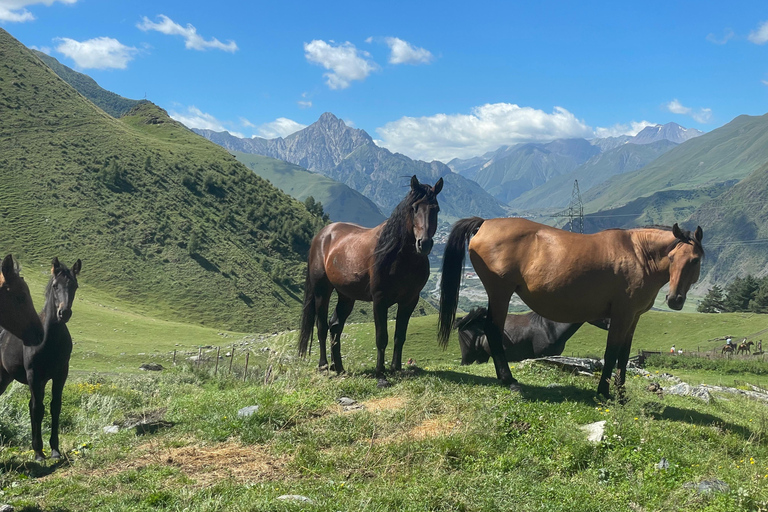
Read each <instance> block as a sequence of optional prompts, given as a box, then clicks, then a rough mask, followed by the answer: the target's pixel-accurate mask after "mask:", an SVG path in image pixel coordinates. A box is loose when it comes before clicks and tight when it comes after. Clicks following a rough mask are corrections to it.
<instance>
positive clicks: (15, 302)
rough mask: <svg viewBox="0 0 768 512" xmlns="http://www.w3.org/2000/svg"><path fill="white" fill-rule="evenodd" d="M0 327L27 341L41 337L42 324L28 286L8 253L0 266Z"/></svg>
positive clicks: (38, 341) (37, 341) (30, 341)
mask: <svg viewBox="0 0 768 512" xmlns="http://www.w3.org/2000/svg"><path fill="white" fill-rule="evenodd" d="M0 327H2V328H3V329H5V330H6V331H9V332H11V333H13V335H14V336H18V337H19V338H21V339H23V340H24V341H25V342H27V343H33V344H36V343H40V341H41V340H42V339H43V324H41V323H40V317H39V316H37V312H36V311H35V306H34V304H32V297H30V295H29V287H28V286H27V283H25V282H24V278H22V277H21V276H20V275H19V272H18V269H17V267H16V264H15V263H14V261H13V256H11V255H10V254H9V255H8V256H6V257H5V258H4V259H3V263H2V265H1V266H0Z"/></svg>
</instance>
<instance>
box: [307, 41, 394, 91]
mask: <svg viewBox="0 0 768 512" xmlns="http://www.w3.org/2000/svg"><path fill="white" fill-rule="evenodd" d="M304 56H305V57H306V59H307V61H309V62H311V63H313V64H319V65H320V66H323V67H324V68H325V69H327V70H329V72H328V73H325V74H324V75H323V76H325V78H326V82H325V83H326V84H328V87H330V88H331V89H346V88H347V87H349V86H350V84H351V82H353V81H354V80H359V81H362V80H365V79H366V78H367V77H368V75H370V74H371V73H372V72H374V71H375V70H377V69H379V66H378V65H377V64H376V63H375V62H373V61H372V60H371V59H370V54H369V53H368V52H365V51H362V50H358V49H357V48H356V47H355V45H353V44H352V43H350V42H348V41H347V42H345V43H341V44H336V43H335V42H334V41H329V42H325V41H323V40H320V39H315V40H314V41H311V42H309V43H304Z"/></svg>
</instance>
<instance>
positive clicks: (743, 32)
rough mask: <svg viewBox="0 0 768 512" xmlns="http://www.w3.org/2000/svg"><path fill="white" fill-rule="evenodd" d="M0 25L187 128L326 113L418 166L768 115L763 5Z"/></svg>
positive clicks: (512, 7)
mask: <svg viewBox="0 0 768 512" xmlns="http://www.w3.org/2000/svg"><path fill="white" fill-rule="evenodd" d="M0 27H2V28H4V29H5V30H7V31H8V32H10V33H11V35H13V36H14V37H16V38H17V39H19V40H20V41H21V42H22V43H23V44H25V45H27V46H30V47H35V48H38V49H41V50H43V51H46V52H47V53H50V54H51V55H53V56H54V57H56V58H57V59H59V60H60V61H61V62H62V63H64V64H66V65H68V66H70V67H72V68H74V69H77V70H79V71H82V72H84V73H87V74H88V75H90V76H92V77H93V78H94V79H95V80H96V81H97V82H98V83H99V84H100V85H101V86H102V87H104V88H106V89H108V90H111V91H114V92H116V93H118V94H121V95H123V96H126V97H129V98H134V99H139V98H144V97H145V95H146V97H147V99H149V100H151V101H153V102H154V103H156V104H158V105H160V106H161V107H163V108H165V109H166V110H168V111H169V113H171V115H172V116H173V117H175V118H176V119H179V120H181V121H182V122H185V124H187V125H189V126H193V127H206V128H212V129H219V130H222V129H226V130H229V131H230V132H232V133H236V134H238V135H242V136H246V137H250V136H252V135H262V136H276V135H287V134H288V133H290V132H291V131H292V130H295V129H298V128H301V127H302V126H305V125H308V124H310V123H312V122H314V121H315V120H316V119H317V118H318V117H319V116H320V114H322V113H323V112H326V111H330V112H333V113H334V114H336V115H337V116H338V117H340V118H342V119H344V120H345V121H347V122H348V124H350V125H353V126H355V127H358V128H363V129H365V130H366V131H367V132H369V133H370V134H371V135H372V136H373V137H374V138H375V139H377V141H379V142H380V143H381V144H382V145H384V146H385V147H388V148H390V149H392V150H395V151H399V152H402V153H405V154H407V155H409V156H412V157H416V158H421V159H433V158H437V159H441V160H444V161H447V160H448V159H450V158H452V157H464V158H466V157H469V156H472V155H477V154H481V153H483V152H485V151H488V150H492V149H495V148H496V147H498V146H499V145H501V144H511V143H516V142H523V141H543V140H551V139H554V138H559V137H593V136H596V135H597V136H606V135H617V134H620V133H635V132H636V131H637V130H639V129H640V128H642V127H643V126H645V125H646V124H656V123H666V122H669V121H675V122H677V123H679V124H681V125H683V126H686V127H695V128H698V129H701V130H704V131H709V130H712V129H714V128H717V127H719V126H722V125H723V124H725V123H727V122H728V121H730V120H731V119H733V118H734V117H736V116H738V115H740V114H750V115H762V114H764V113H766V111H767V110H768V109H767V108H766V100H767V99H768V85H767V84H768V58H767V57H768V44H767V43H768V4H767V3H765V2H764V1H763V2H757V1H754V2H749V1H745V2H738V3H734V2H722V1H718V2H705V1H696V2H693V1H676V2H669V1H664V2H656V1H646V2H615V1H614V2H566V1H543V2H471V3H466V2H465V3H447V2H444V1H443V2H426V1H425V2H412V1H409V2H386V3H384V2H360V1H355V2H333V3H331V2H291V1H281V2H269V3H266V2H226V1H222V2H215V3H211V2H205V1H201V0H185V1H183V2H176V1H168V0H153V1H151V2H149V1H143V0H101V1H98V0H37V1H35V0H0Z"/></svg>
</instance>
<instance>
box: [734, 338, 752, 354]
mask: <svg viewBox="0 0 768 512" xmlns="http://www.w3.org/2000/svg"><path fill="white" fill-rule="evenodd" d="M754 344H755V342H754V341H742V342H741V343H739V348H737V349H736V354H737V355H738V354H741V353H746V354H752V345H754Z"/></svg>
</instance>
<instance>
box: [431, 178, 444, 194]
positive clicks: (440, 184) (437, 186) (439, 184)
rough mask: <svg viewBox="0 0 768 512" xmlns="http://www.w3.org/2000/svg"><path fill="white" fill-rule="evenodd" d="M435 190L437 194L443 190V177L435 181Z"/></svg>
mask: <svg viewBox="0 0 768 512" xmlns="http://www.w3.org/2000/svg"><path fill="white" fill-rule="evenodd" d="M433 189H434V191H435V195H437V194H439V193H440V191H441V190H443V178H440V179H439V180H437V183H435V186H434V187H433Z"/></svg>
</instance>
